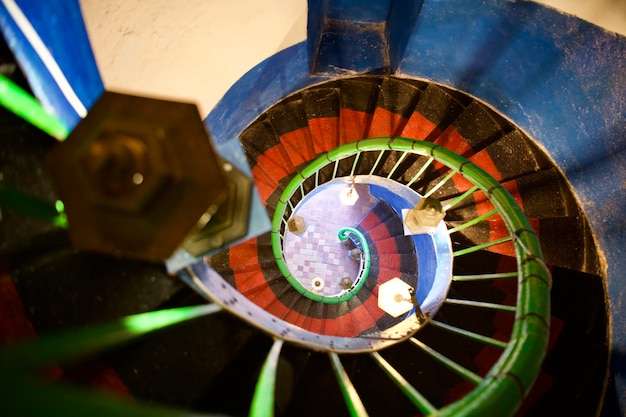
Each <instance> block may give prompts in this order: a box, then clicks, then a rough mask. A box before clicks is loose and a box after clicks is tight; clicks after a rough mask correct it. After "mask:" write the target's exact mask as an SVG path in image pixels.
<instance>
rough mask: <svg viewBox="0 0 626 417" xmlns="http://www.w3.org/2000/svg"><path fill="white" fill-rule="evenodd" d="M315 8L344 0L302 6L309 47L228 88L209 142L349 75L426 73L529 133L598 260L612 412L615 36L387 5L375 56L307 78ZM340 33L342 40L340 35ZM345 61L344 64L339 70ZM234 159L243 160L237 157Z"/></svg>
mask: <svg viewBox="0 0 626 417" xmlns="http://www.w3.org/2000/svg"><path fill="white" fill-rule="evenodd" d="M327 3H333V4H334V5H335V7H334V8H331V9H332V10H333V13H334V15H338V12H337V8H340V7H342V4H345V6H346V10H345V13H344V14H343V15H342V16H343V17H345V18H346V19H350V13H351V11H353V9H351V8H350V4H351V2H349V1H337V2H335V1H331V0H326V1H323V2H322V1H311V2H310V3H309V7H310V10H309V15H310V16H309V23H310V26H309V39H313V42H315V43H316V44H315V45H311V43H309V45H307V44H306V43H301V44H298V45H295V46H293V47H291V48H288V49H285V50H283V51H281V52H279V53H277V54H276V55H274V56H272V57H270V58H269V59H267V60H265V61H263V62H261V63H260V64H259V65H257V66H256V67H255V68H253V69H252V70H251V71H250V72H248V73H247V74H246V75H245V76H244V77H242V78H241V79H240V81H238V82H237V83H236V84H235V85H234V86H233V88H231V90H229V92H228V93H227V94H226V95H225V96H224V98H223V99H222V101H221V102H220V103H219V104H218V105H217V107H216V108H215V109H214V111H212V112H211V114H209V116H208V118H207V120H206V122H207V124H208V126H209V128H210V129H211V131H212V133H213V135H214V136H215V137H216V138H217V141H218V146H219V147H220V148H222V149H223V150H224V151H225V152H227V153H229V154H235V153H237V150H236V148H237V146H238V144H237V139H236V137H237V134H238V133H239V132H241V131H242V130H243V129H244V128H245V127H246V126H247V125H248V124H249V123H250V122H252V121H253V120H254V119H255V118H256V117H257V116H258V115H259V114H260V113H262V112H263V111H264V110H265V109H267V108H268V107H269V106H271V105H272V104H274V103H275V102H277V101H278V100H279V99H281V98H282V97H284V96H286V95H288V94H290V93H292V92H294V91H297V90H300V89H302V88H304V87H307V86H309V85H312V84H315V83H318V82H320V81H324V80H327V79H331V78H336V77H338V76H342V75H346V74H350V73H370V72H394V73H396V74H399V75H406V76H411V77H418V78H426V79H430V80H433V81H435V82H439V83H442V84H446V85H449V86H453V87H456V88H459V89H462V90H464V91H466V92H469V93H470V94H472V95H474V96H476V97H478V98H479V99H482V100H484V101H485V102H486V103H488V104H490V105H492V106H493V107H495V108H496V109H497V110H498V111H499V112H501V113H502V114H504V115H506V116H507V117H509V118H510V119H511V120H512V121H513V122H514V123H515V124H517V125H518V126H520V127H521V128H523V129H524V130H525V131H526V132H527V133H528V134H529V135H530V136H532V137H533V138H535V139H536V140H537V141H538V142H539V143H540V144H541V145H542V146H543V147H544V148H545V149H546V151H547V152H548V154H550V155H551V157H552V158H553V159H554V160H555V161H556V163H557V164H558V165H559V166H560V167H561V169H562V170H563V171H564V172H565V174H566V176H567V177H568V179H569V181H570V182H571V184H572V186H573V188H574V190H575V192H576V194H577V196H578V198H579V199H580V202H581V204H582V206H583V208H584V210H585V212H586V214H587V216H588V218H589V220H590V223H591V226H592V229H593V231H594V233H595V235H596V237H597V239H598V243H599V245H600V247H601V249H602V250H603V252H604V254H605V256H606V261H607V274H608V291H609V295H610V298H611V306H610V309H611V310H610V311H611V318H612V323H611V325H612V365H611V369H612V378H613V380H614V384H615V385H614V386H612V387H610V391H613V390H614V391H615V392H609V393H608V394H607V395H608V396H612V395H615V396H617V397H618V400H619V404H621V408H622V409H624V404H626V375H625V372H624V371H625V370H626V302H625V300H624V299H625V295H624V294H626V291H625V284H626V278H625V277H624V276H623V273H622V271H625V270H626V257H625V254H626V253H625V252H626V249H625V248H626V233H625V229H626V228H625V226H624V224H625V223H626V205H625V203H626V118H625V116H624V115H625V114H626V99H625V86H626V39H625V38H624V37H621V36H618V35H615V34H612V33H609V32H606V31H604V30H602V29H600V28H598V27H596V26H594V25H591V24H589V23H586V22H584V21H582V20H580V19H577V18H574V17H571V16H566V15H563V14H560V13H558V12H556V11H554V10H552V9H549V8H546V7H543V6H540V5H537V4H535V3H531V2H525V1H497V0H486V1H481V2H476V1H471V0H424V1H423V2H416V3H415V4H417V5H414V6H412V7H411V9H410V11H411V13H406V14H402V13H398V12H397V9H395V11H394V4H395V7H396V8H397V7H399V6H398V4H402V3H406V2H402V1H399V2H394V1H391V2H390V3H389V4H390V8H391V9H390V10H391V12H390V14H389V18H388V20H387V21H386V23H385V24H386V28H385V32H384V33H383V36H382V37H381V39H382V41H381V42H380V44H373V45H370V46H371V48H373V51H372V54H374V55H376V56H377V58H376V59H374V60H372V59H371V56H370V55H371V54H370V55H367V56H366V57H363V56H361V55H359V54H360V53H362V52H359V51H360V49H359V48H352V49H346V48H344V49H342V48H335V49H334V51H336V52H335V53H336V54H337V55H338V56H336V60H337V66H336V67H335V71H334V72H333V71H329V68H332V65H331V66H327V67H325V69H324V71H322V72H320V73H319V74H320V75H317V76H314V75H311V72H310V69H311V61H312V60H317V59H318V58H319V57H317V55H316V54H317V53H318V51H323V53H324V54H325V55H324V57H323V58H324V60H326V61H328V60H329V59H330V60H332V57H331V58H329V57H328V53H329V52H328V51H329V50H333V49H332V48H329V47H327V46H324V45H323V39H324V37H323V36H322V35H323V33H319V32H316V31H322V32H323V30H324V25H323V24H320V23H319V22H320V20H323V18H324V16H325V15H324V14H325V13H328V7H327V6H328V5H327ZM386 4H387V3H386ZM363 10H367V9H366V8H365V9H362V10H360V11H359V17H358V19H363V20H364V21H368V19H364V18H363V17H362V16H361V15H360V14H362V12H363ZM372 10H373V12H372V13H375V15H372V16H371V19H369V20H371V21H374V22H377V21H379V20H380V10H378V9H376V8H375V9H372ZM417 12H419V17H418V18H417V19H415V13H417ZM339 14H341V13H339ZM320 16H321V17H320ZM346 16H347V17H346ZM355 18H356V17H355ZM311 22H314V23H315V24H316V26H315V27H313V28H312V27H311ZM407 28H408V29H407ZM343 35H345V36H346V39H350V34H349V33H348V34H343ZM331 38H332V37H331ZM327 39H328V38H327ZM320 42H322V45H321V46H320V45H319V44H320ZM333 42H337V39H333ZM346 54H348V56H346ZM350 54H353V55H350ZM385 54H387V56H390V57H391V58H392V59H390V60H389V61H387V64H388V67H386V68H385V67H380V68H375V64H376V63H377V62H379V61H380V60H379V59H378V58H379V57H380V56H384V55H385ZM339 55H341V56H339ZM368 57H369V58H368ZM326 61H325V62H326ZM346 62H348V63H349V65H350V68H344V67H341V63H346ZM239 154H241V152H240V151H239ZM240 158H241V163H242V165H245V158H244V157H243V155H242V154H241V155H240ZM563 238H564V239H566V238H567V235H566V233H564V236H563ZM581 377H584V376H581Z"/></svg>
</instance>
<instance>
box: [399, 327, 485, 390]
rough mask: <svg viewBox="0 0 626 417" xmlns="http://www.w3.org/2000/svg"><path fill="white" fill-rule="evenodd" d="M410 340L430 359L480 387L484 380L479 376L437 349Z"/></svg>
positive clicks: (418, 341) (415, 340)
mask: <svg viewBox="0 0 626 417" xmlns="http://www.w3.org/2000/svg"><path fill="white" fill-rule="evenodd" d="M409 340H410V341H411V343H413V344H414V345H415V346H417V347H419V348H420V349H421V350H422V351H424V352H425V353H427V354H428V355H429V356H430V357H432V358H433V359H435V360H437V361H438V362H439V363H441V364H442V365H444V366H445V367H447V368H448V369H450V370H451V371H453V372H454V373H456V374H457V375H459V376H460V377H462V378H464V379H466V380H467V381H469V382H471V383H472V384H474V385H478V384H480V383H481V381H482V380H483V379H482V378H481V377H480V376H479V375H476V374H475V373H474V372H472V371H470V370H469V369H467V368H465V367H464V366H461V365H459V364H458V363H456V362H454V361H453V360H452V359H450V358H448V357H447V356H444V355H442V354H441V353H439V352H437V351H436V350H435V349H433V348H431V347H430V346H428V345H426V344H425V343H424V342H422V341H420V340H417V339H416V338H414V337H412V338H411V339H409Z"/></svg>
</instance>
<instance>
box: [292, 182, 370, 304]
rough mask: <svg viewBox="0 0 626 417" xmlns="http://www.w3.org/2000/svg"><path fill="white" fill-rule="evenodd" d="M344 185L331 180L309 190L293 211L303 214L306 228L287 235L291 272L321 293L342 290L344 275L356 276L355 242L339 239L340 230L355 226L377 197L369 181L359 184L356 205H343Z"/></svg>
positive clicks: (305, 285) (337, 292) (299, 214)
mask: <svg viewBox="0 0 626 417" xmlns="http://www.w3.org/2000/svg"><path fill="white" fill-rule="evenodd" d="M345 187H346V185H344V184H328V185H326V186H323V187H320V189H319V191H317V192H315V193H311V194H309V196H307V198H306V199H305V200H304V201H303V202H302V203H300V205H298V207H297V208H296V211H295V212H294V215H298V216H302V217H303V218H304V220H305V222H306V231H305V232H304V233H302V234H300V235H296V234H295V233H291V232H287V234H286V235H285V240H284V255H285V260H286V262H287V265H288V266H289V269H290V271H291V273H292V274H293V276H294V277H295V278H296V279H297V280H298V281H300V283H301V284H302V285H304V287H305V288H306V289H308V290H310V291H315V292H317V293H318V294H320V295H328V296H331V295H337V294H340V293H341V290H342V289H341V286H340V281H341V279H342V278H344V277H349V278H350V279H352V280H354V279H355V278H356V276H357V274H358V273H359V268H360V262H359V260H351V259H350V258H349V256H348V251H349V250H350V249H352V248H353V247H352V244H351V243H349V242H342V241H340V240H339V238H338V237H337V232H338V231H339V229H341V228H342V227H353V226H356V225H357V224H358V222H359V220H361V218H362V217H363V216H364V215H365V214H366V213H367V212H368V211H369V210H370V209H371V208H372V207H373V206H374V205H375V204H376V202H377V201H378V200H377V199H376V198H375V197H372V196H371V195H370V194H369V187H368V186H367V184H356V191H357V192H358V194H359V199H358V200H357V202H356V204H355V205H354V206H343V205H341V204H340V203H339V197H338V195H339V192H340V191H341V190H342V189H344V188H345ZM320 279H321V282H322V285H321V288H319V287H318V289H316V288H315V287H314V285H313V281H314V280H317V281H319V280H320Z"/></svg>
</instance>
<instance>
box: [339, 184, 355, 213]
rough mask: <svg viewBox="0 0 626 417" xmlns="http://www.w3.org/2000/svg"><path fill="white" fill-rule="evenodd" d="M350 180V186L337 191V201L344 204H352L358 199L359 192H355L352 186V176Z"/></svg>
mask: <svg viewBox="0 0 626 417" xmlns="http://www.w3.org/2000/svg"><path fill="white" fill-rule="evenodd" d="M351 182H352V183H351V184H350V187H348V188H342V189H341V191H339V202H340V203H341V204H342V205H344V206H353V205H355V204H356V202H357V200H358V199H359V193H357V192H356V188H355V186H354V177H353V178H351Z"/></svg>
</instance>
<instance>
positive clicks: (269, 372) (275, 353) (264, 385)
mask: <svg viewBox="0 0 626 417" xmlns="http://www.w3.org/2000/svg"><path fill="white" fill-rule="evenodd" d="M282 346H283V341H282V339H274V344H273V345H272V348H271V349H270V351H269V352H268V354H267V358H266V359H265V363H264V364H263V368H262V369H261V374H260V375H259V379H258V380H257V383H256V388H255V390H254V397H252V405H251V406H250V414H249V416H250V417H272V416H273V415H274V397H275V395H274V393H275V390H276V370H277V369H278V359H279V358H280V350H281V348H282Z"/></svg>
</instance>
